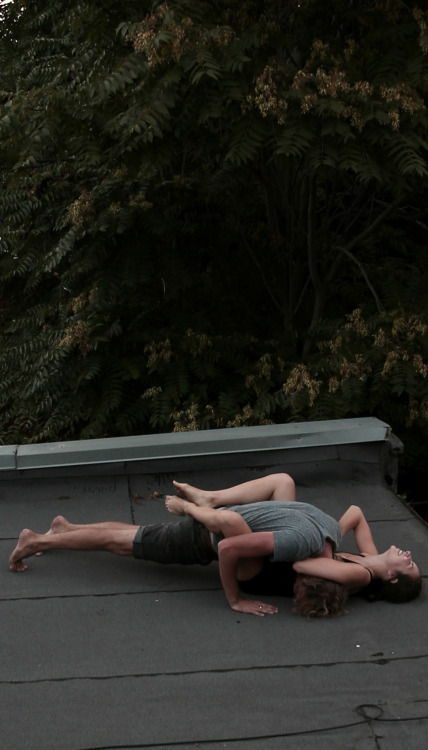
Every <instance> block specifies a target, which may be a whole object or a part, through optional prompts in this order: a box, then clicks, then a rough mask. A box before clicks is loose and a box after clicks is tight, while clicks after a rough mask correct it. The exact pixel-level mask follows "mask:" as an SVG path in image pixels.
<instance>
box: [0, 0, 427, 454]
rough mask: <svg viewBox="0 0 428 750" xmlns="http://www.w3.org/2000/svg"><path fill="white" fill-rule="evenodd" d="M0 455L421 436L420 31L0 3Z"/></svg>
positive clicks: (262, 12)
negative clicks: (363, 433) (378, 425)
mask: <svg viewBox="0 0 428 750" xmlns="http://www.w3.org/2000/svg"><path fill="white" fill-rule="evenodd" d="M0 20H1V25H0V35H1V36H0V63H1V65H0V278H1V292H0V315H1V329H0V373H1V377H0V383H1V385H0V387H1V396H0V437H1V439H2V441H3V442H5V443H10V442H28V441H46V440H58V439H66V438H69V439H72V438H85V437H98V436H113V435H123V434H132V433H146V432H150V431H168V430H174V429H203V428H206V427H223V426H235V425H241V424H258V423H263V422H271V421H273V422H278V421H288V420H292V419H320V418H326V419H328V418H334V417H340V416H353V415H362V414H375V415H377V416H379V417H380V418H381V419H384V420H385V421H389V422H390V423H391V424H392V425H393V427H394V429H395V430H396V431H397V432H398V433H399V434H402V435H403V434H404V433H406V434H407V432H406V431H408V430H410V431H412V430H413V433H412V434H414V435H415V434H416V433H417V434H418V438H419V436H420V434H422V435H425V431H426V425H427V420H428V400H427V399H428V396H427V372H428V369H427V364H426V355H427V323H428V321H427V297H426V288H427V280H428V279H427V277H428V273H427V239H428V232H427V215H426V203H427V185H428V163H427V146H428V141H427V132H428V116H427V109H426V103H427V82H428V32H427V21H428V14H427V11H426V10H424V8H423V7H422V4H421V3H419V4H418V3H417V2H408V3H406V4H404V3H402V2H399V0H378V1H377V2H372V1H370V2H368V1H367V2H362V1H361V0H358V1H357V0H343V1H340V0H334V2H331V3H329V4H328V9H326V5H325V3H324V2H321V0H300V2H297V0H289V1H288V2H284V0H265V1H264V2H261V1H260V2H257V1H255V0H254V1H253V0H222V1H221V2H220V0H219V2H215V1H211V2H208V1H206V2H204V1H203V0H187V1H186V2H183V1H181V2H178V1H177V2H174V0H170V2H141V1H139V2H134V1H129V0H125V1H124V2H121V3H117V2H110V1H109V0H106V2H103V3H97V2H94V1H93V0H92V1H91V0H83V2H79V3H77V2H73V1H72V0H69V1H68V2H66V1H65V0H58V1H57V2H55V0H53V1H52V0H50V2H44V1H41V2H39V1H38V0H36V1H35V2H31V3H30V2H23V1H22V0H21V1H20V2H12V3H8V4H4V3H1V4H0Z"/></svg>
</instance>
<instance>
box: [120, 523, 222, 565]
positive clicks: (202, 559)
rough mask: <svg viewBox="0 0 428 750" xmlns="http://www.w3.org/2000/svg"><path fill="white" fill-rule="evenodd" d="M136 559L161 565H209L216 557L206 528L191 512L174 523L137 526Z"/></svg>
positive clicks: (134, 549) (134, 552)
mask: <svg viewBox="0 0 428 750" xmlns="http://www.w3.org/2000/svg"><path fill="white" fill-rule="evenodd" d="M132 554H133V556H134V557H135V558H136V559H137V560H150V561H151V562H157V563H163V564H164V565H174V564H177V565H208V564H209V563H210V562H211V561H212V560H217V555H216V553H215V552H214V550H213V547H212V544H211V542H210V536H209V532H208V531H207V529H206V528H205V526H202V525H201V524H200V523H198V522H197V521H195V520H194V519H193V518H191V516H184V517H183V518H181V519H180V520H179V521H176V522H175V523H156V524H151V525H149V526H140V528H139V529H138V531H137V533H136V534H135V537H134V541H133V544H132Z"/></svg>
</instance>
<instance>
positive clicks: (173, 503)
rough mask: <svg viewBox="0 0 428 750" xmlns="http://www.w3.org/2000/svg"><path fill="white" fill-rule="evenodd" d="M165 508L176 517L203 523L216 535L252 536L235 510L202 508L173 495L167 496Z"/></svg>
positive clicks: (245, 523)
mask: <svg viewBox="0 0 428 750" xmlns="http://www.w3.org/2000/svg"><path fill="white" fill-rule="evenodd" d="M165 506H166V508H167V510H169V512H170V513H174V514H175V515H179V516H182V515H187V516H192V518H194V519H195V521H198V522H199V523H201V524H202V526H205V528H206V529H208V531H211V532H213V533H214V534H221V535H222V536H224V537H229V536H239V535H240V534H251V529H250V527H249V526H248V524H247V522H246V521H244V519H243V518H242V516H240V515H239V513H236V512H235V511H234V510H216V509H215V508H207V507H201V506H198V505H194V504H193V503H191V502H188V501H187V500H182V499H181V498H180V497H174V496H173V495H167V497H166V500H165Z"/></svg>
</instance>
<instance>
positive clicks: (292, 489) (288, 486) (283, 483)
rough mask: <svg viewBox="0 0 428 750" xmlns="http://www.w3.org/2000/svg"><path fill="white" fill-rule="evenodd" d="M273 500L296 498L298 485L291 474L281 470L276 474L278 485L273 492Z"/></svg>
mask: <svg viewBox="0 0 428 750" xmlns="http://www.w3.org/2000/svg"><path fill="white" fill-rule="evenodd" d="M272 499H273V500H295V499H296V485H295V482H294V479H293V478H292V477H291V476H290V474H286V473H285V472H281V473H279V474H276V487H275V490H274V493H273V497H272Z"/></svg>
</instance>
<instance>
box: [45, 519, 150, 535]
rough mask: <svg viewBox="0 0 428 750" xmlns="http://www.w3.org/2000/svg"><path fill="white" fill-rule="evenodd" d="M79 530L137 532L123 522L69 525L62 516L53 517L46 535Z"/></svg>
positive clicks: (135, 528) (133, 527)
mask: <svg viewBox="0 0 428 750" xmlns="http://www.w3.org/2000/svg"><path fill="white" fill-rule="evenodd" d="M81 529H110V530H113V529H122V530H123V531H126V530H127V529H134V532H136V531H137V529H138V526H135V525H134V524H132V523H124V522H123V521H101V522H98V523H70V521H67V519H66V518H64V516H55V518H54V519H53V521H52V523H51V526H50V529H49V531H47V532H46V534H59V533H65V532H67V531H79V530H81Z"/></svg>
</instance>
